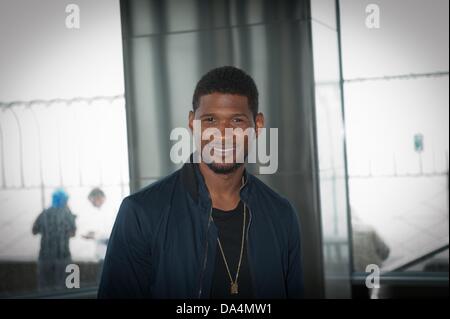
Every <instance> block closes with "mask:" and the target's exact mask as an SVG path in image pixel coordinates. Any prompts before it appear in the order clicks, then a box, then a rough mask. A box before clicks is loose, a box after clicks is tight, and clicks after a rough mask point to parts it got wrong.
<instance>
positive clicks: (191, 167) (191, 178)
mask: <svg viewBox="0 0 450 319" xmlns="http://www.w3.org/2000/svg"><path fill="white" fill-rule="evenodd" d="M181 181H182V183H183V185H184V187H185V188H186V189H187V190H188V192H189V194H190V195H191V197H192V199H193V200H194V201H195V202H197V203H200V204H206V203H209V204H211V199H210V196H209V192H208V188H207V187H206V183H205V179H204V178H203V175H202V173H201V172H200V168H199V164H198V163H194V162H193V154H191V156H190V158H189V161H187V162H186V163H184V165H183V167H182V168H181ZM251 186H252V175H251V174H249V173H248V172H247V170H246V169H245V170H244V186H243V187H242V188H241V194H240V195H241V199H243V200H244V201H245V202H248V199H249V197H250V189H251Z"/></svg>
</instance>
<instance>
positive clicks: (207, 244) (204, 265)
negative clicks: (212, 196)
mask: <svg viewBox="0 0 450 319" xmlns="http://www.w3.org/2000/svg"><path fill="white" fill-rule="evenodd" d="M211 215H212V205H211V208H210V210H209V216H208V227H207V228H206V245H205V247H206V248H205V257H204V258H203V269H202V272H201V274H200V289H199V291H198V298H199V299H200V298H201V297H202V287H203V275H204V273H205V271H206V261H207V260H208V246H209V226H210V224H211Z"/></svg>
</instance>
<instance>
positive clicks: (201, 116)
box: [200, 113, 216, 118]
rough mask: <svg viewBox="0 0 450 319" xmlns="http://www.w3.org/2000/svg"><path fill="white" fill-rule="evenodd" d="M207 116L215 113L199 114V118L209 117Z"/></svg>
mask: <svg viewBox="0 0 450 319" xmlns="http://www.w3.org/2000/svg"><path fill="white" fill-rule="evenodd" d="M209 116H216V114H214V113H207V114H203V115H200V118H204V117H209Z"/></svg>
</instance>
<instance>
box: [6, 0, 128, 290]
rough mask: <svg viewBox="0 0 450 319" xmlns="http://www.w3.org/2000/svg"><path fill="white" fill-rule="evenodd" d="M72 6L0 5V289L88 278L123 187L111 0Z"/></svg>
mask: <svg viewBox="0 0 450 319" xmlns="http://www.w3.org/2000/svg"><path fill="white" fill-rule="evenodd" d="M77 4H78V5H79V8H80V16H81V19H80V28H79V29H70V28H68V27H67V26H66V24H65V18H66V17H67V16H68V15H69V13H67V12H66V11H65V9H66V5H67V4H66V3H61V2H60V1H58V0H45V1H39V3H37V2H33V1H23V0H19V1H2V2H1V3H0V43H1V44H2V50H1V51H0V69H1V70H2V72H0V83H1V85H0V297H14V296H37V295H42V293H45V294H48V295H51V294H54V293H56V292H58V291H59V292H64V293H65V292H69V291H70V292H74V290H76V289H70V288H71V287H72V285H73V287H79V288H81V289H83V288H88V287H95V285H96V284H97V282H98V279H99V274H100V271H101V264H102V259H103V256H104V254H105V249H106V244H107V240H108V237H109V233H110V231H111V228H112V224H113V222H114V219H115V215H116V213H117V210H118V207H119V205H120V203H121V201H122V199H123V198H124V197H125V196H126V195H127V194H128V193H129V177H128V149H127V135H126V121H125V100H124V97H123V70H122V64H123V63H122V47H121V30H120V11H119V2H118V1H109V0H107V1H95V2H92V1H81V3H79V2H77ZM69 11H70V10H69ZM70 12H72V11H70ZM68 265H72V266H71V267H73V268H70V267H69V268H66V267H67V266H68ZM77 269H78V270H79V272H78V271H77ZM70 275H73V276H72V277H69V276H70ZM78 275H79V276H78ZM66 279H69V281H68V282H67V281H66ZM78 279H79V280H80V284H79V286H78V285H77V282H78ZM68 283H69V284H68Z"/></svg>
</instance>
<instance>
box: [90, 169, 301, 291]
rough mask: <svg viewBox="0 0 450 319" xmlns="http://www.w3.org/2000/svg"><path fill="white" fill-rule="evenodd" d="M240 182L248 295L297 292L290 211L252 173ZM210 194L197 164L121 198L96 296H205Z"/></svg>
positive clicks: (212, 230)
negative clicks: (249, 282) (245, 223)
mask: <svg viewBox="0 0 450 319" xmlns="http://www.w3.org/2000/svg"><path fill="white" fill-rule="evenodd" d="M244 178H245V185H244V186H243V187H242V188H241V193H240V195H241V200H243V201H244V202H245V203H246V204H247V207H248V209H249V210H248V211H249V212H250V214H249V215H250V219H249V220H250V223H249V226H248V231H247V254H248V256H247V257H248V264H249V268H250V275H251V279H252V286H253V290H254V295H255V297H256V298H301V297H302V294H303V278H302V275H303V274H302V265H301V253H300V228H299V222H298V216H297V213H296V211H295V209H294V208H293V207H292V205H291V204H290V203H289V202H288V200H286V199H285V198H283V197H281V196H280V195H278V194H277V193H275V192H274V191H273V190H271V189H270V188H269V187H268V186H266V185H265V184H264V183H263V182H261V181H260V180H259V179H258V178H256V177H255V176H253V175H251V174H249V173H247V172H246V173H245V176H244ZM211 211H212V204H211V199H210V196H209V193H208V190H207V188H206V184H205V182H204V179H203V176H202V174H201V173H200V170H199V168H198V164H188V163H186V164H184V166H183V167H182V168H181V169H179V170H177V171H176V172H174V173H173V174H171V175H169V176H167V177H165V178H164V179H162V180H160V181H158V182H156V183H154V184H152V185H150V186H148V187H146V188H144V189H142V190H140V191H138V192H137V193H135V194H132V195H130V196H128V197H126V198H125V199H124V200H123V202H122V205H121V207H120V210H119V212H118V215H117V218H116V221H115V225H114V228H113V230H112V234H111V237H110V240H109V243H108V249H107V253H106V257H105V261H104V265H103V273H102V278H101V283H100V287H99V291H98V297H99V298H159V299H161V298H164V299H173V298H177V299H193V298H209V296H210V291H211V281H212V278H213V273H214V266H215V258H216V251H217V246H216V244H217V228H216V227H215V225H214V223H213V222H211V221H210V218H209V217H210V215H211Z"/></svg>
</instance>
